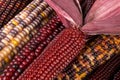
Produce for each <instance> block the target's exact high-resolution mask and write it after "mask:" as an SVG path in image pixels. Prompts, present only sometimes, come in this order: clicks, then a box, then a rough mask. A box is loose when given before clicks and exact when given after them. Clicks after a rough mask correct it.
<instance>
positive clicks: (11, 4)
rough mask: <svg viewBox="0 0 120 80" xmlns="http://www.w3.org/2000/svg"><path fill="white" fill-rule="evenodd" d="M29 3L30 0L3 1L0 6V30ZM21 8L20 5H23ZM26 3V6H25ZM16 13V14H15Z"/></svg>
mask: <svg viewBox="0 0 120 80" xmlns="http://www.w3.org/2000/svg"><path fill="white" fill-rule="evenodd" d="M27 1H29V2H31V1H32V0H25V1H23V0H5V1H3V4H2V6H1V7H0V10H1V12H0V28H1V27H3V25H5V24H6V23H7V22H8V21H9V20H10V19H11V18H13V17H14V16H15V15H16V14H17V13H18V12H20V11H21V10H22V9H21V8H20V7H22V8H24V7H25V5H27V4H28V2H27ZM23 2H24V4H22V6H20V4H21V3H23ZM26 3H27V4H26ZM16 11H17V13H16Z"/></svg>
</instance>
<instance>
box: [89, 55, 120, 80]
mask: <svg viewBox="0 0 120 80" xmlns="http://www.w3.org/2000/svg"><path fill="white" fill-rule="evenodd" d="M119 68H120V55H115V56H113V57H112V58H111V59H110V60H109V61H107V62H106V63H105V64H103V65H101V66H99V67H98V68H97V70H95V71H94V72H93V73H92V74H90V76H89V77H88V78H87V80H110V79H113V76H114V74H115V73H116V71H117V70H119Z"/></svg>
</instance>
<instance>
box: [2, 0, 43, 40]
mask: <svg viewBox="0 0 120 80" xmlns="http://www.w3.org/2000/svg"><path fill="white" fill-rule="evenodd" d="M35 1H36V0H35ZM35 1H32V2H31V3H30V4H29V5H28V6H27V7H26V8H25V9H24V10H23V11H21V12H20V13H19V14H18V15H16V16H15V18H13V19H12V20H11V21H9V22H8V24H6V25H5V26H4V28H2V29H1V31H0V40H1V39H3V38H4V37H6V35H8V33H9V32H10V31H11V30H12V29H14V28H17V29H15V30H17V31H21V30H22V29H23V28H24V27H25V26H26V25H29V24H30V22H32V21H33V20H34V17H36V15H37V13H38V12H42V11H43V10H44V9H43V10H42V9H40V10H39V9H38V10H35V9H36V8H37V7H40V6H37V5H40V1H36V2H35ZM43 4H44V3H41V5H43ZM41 7H42V6H41ZM41 7H40V8H41ZM33 10H34V11H33ZM36 11H37V13H36ZM30 13H31V14H30Z"/></svg>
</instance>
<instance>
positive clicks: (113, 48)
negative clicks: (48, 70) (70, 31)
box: [58, 35, 120, 80]
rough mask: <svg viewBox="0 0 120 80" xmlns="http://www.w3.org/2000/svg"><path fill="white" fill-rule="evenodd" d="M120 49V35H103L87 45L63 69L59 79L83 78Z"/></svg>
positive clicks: (79, 79)
mask: <svg viewBox="0 0 120 80" xmlns="http://www.w3.org/2000/svg"><path fill="white" fill-rule="evenodd" d="M119 50H120V36H112V35H111V36H105V35H102V36H100V37H98V38H97V39H96V40H94V41H93V42H91V43H90V44H88V45H86V47H85V48H84V49H83V51H81V52H80V54H79V56H78V57H77V58H76V59H75V60H74V61H73V63H71V64H70V65H69V66H67V67H66V69H65V70H63V72H62V74H60V75H59V76H58V79H65V80H82V79H83V78H84V77H85V76H86V75H87V74H89V73H90V72H91V71H92V70H93V69H95V68H96V67H97V66H99V65H101V64H103V63H104V62H105V61H106V60H108V59H110V57H111V56H112V55H114V54H115V53H117V52H118V51H119Z"/></svg>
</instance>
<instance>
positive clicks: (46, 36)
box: [3, 18, 64, 79]
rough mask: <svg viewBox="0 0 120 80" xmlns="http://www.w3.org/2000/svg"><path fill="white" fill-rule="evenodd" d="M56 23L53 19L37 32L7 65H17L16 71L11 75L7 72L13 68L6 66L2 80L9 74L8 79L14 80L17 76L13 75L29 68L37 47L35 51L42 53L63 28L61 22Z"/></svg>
mask: <svg viewBox="0 0 120 80" xmlns="http://www.w3.org/2000/svg"><path fill="white" fill-rule="evenodd" d="M58 21H59V20H57V19H56V18H55V19H53V20H51V22H50V23H49V24H47V26H44V27H42V28H41V29H40V30H39V32H38V33H37V35H35V37H34V38H33V39H32V40H30V42H29V43H27V45H26V46H25V47H24V48H23V49H22V50H21V51H20V53H19V54H18V55H16V56H15V58H14V59H13V61H12V62H11V64H10V65H9V66H14V65H18V66H19V67H18V68H17V69H16V71H14V72H13V73H12V72H9V69H14V67H9V66H8V67H7V69H6V70H5V71H4V73H3V75H4V77H3V78H5V77H8V76H5V75H6V74H8V73H9V74H11V76H9V79H16V78H17V77H18V75H16V76H14V74H16V73H17V74H19V75H20V74H21V72H23V71H24V69H25V68H27V66H29V64H30V63H31V62H32V61H33V60H34V58H35V57H37V56H38V54H37V55H36V53H35V49H36V48H37V47H38V48H37V49H36V51H39V50H40V49H41V51H42V50H43V49H44V48H45V46H46V45H47V44H49V42H50V41H51V40H52V39H53V38H54V37H55V35H57V34H58V33H59V32H60V31H61V30H62V29H63V28H64V27H60V26H62V24H61V22H58ZM58 23H59V25H58ZM58 29H59V30H58ZM52 31H53V32H52ZM44 43H46V44H44ZM40 47H41V48H40ZM39 54H40V53H39ZM20 57H24V59H22V60H21V58H20ZM18 70H19V72H18ZM12 74H13V75H12Z"/></svg>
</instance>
